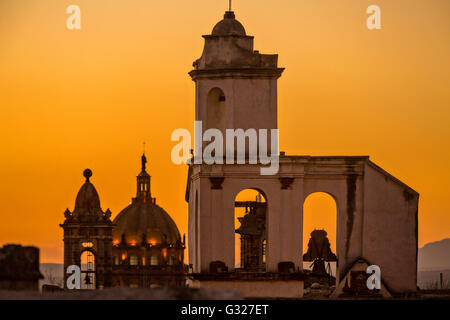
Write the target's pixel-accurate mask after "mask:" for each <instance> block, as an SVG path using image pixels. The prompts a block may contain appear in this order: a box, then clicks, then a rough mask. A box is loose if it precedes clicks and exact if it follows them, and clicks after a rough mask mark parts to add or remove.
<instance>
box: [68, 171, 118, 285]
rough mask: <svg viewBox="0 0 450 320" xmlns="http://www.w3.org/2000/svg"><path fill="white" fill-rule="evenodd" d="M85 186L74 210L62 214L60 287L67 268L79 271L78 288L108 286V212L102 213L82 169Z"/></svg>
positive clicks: (109, 263) (110, 236) (110, 224)
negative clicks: (74, 267)
mask: <svg viewBox="0 0 450 320" xmlns="http://www.w3.org/2000/svg"><path fill="white" fill-rule="evenodd" d="M83 175H84V177H85V178H86V181H85V183H84V184H83V186H82V187H81V189H80V191H79V192H78V195H77V198H76V201H75V209H74V211H73V212H70V211H69V209H66V211H65V212H64V216H65V220H64V223H63V224H60V227H62V228H63V230H64V239H63V241H64V287H66V286H67V277H68V276H69V275H68V274H67V273H66V270H67V267H69V266H71V265H77V266H79V267H80V268H81V289H101V288H103V287H110V286H111V285H112V230H113V227H114V224H113V223H112V222H111V211H110V210H109V209H107V210H106V211H103V210H102V209H101V207H100V198H99V196H98V193H97V190H96V189H95V187H94V185H93V184H92V183H91V182H90V178H91V176H92V171H91V170H89V169H86V170H84V173H83Z"/></svg>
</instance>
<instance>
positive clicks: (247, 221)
mask: <svg viewBox="0 0 450 320" xmlns="http://www.w3.org/2000/svg"><path fill="white" fill-rule="evenodd" d="M234 206H235V210H234V225H235V238H234V239H235V240H234V247H235V263H234V264H235V268H236V270H237V271H265V270H266V254H267V249H266V248H267V246H266V244H267V227H266V225H267V198H266V197H265V195H264V194H263V193H262V192H261V191H259V190H255V189H245V190H243V191H241V192H240V193H239V194H238V195H237V196H236V198H235V203H234Z"/></svg>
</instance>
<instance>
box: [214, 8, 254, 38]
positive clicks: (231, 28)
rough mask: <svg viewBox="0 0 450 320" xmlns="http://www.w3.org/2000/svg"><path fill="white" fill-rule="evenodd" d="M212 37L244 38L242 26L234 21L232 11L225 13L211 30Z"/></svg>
mask: <svg viewBox="0 0 450 320" xmlns="http://www.w3.org/2000/svg"><path fill="white" fill-rule="evenodd" d="M212 35H213V36H245V35H246V33H245V28H244V26H243V25H242V24H241V23H240V22H239V21H237V20H236V17H235V15H234V12H233V11H227V12H225V15H224V18H223V20H221V21H219V22H218V23H217V24H216V25H215V26H214V28H213V31H212Z"/></svg>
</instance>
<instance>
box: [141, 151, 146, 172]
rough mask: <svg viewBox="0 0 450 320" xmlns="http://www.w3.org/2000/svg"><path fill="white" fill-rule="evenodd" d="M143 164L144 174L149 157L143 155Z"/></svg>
mask: <svg viewBox="0 0 450 320" xmlns="http://www.w3.org/2000/svg"><path fill="white" fill-rule="evenodd" d="M141 164H142V172H144V171H145V168H146V165H147V157H146V156H145V153H144V154H142V157H141Z"/></svg>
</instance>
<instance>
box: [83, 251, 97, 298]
mask: <svg viewBox="0 0 450 320" xmlns="http://www.w3.org/2000/svg"><path fill="white" fill-rule="evenodd" d="M95 269H96V268H95V255H94V253H93V252H91V251H90V250H85V251H83V252H82V253H81V289H86V290H94V289H95V288H96V271H95Z"/></svg>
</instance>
